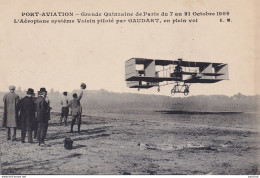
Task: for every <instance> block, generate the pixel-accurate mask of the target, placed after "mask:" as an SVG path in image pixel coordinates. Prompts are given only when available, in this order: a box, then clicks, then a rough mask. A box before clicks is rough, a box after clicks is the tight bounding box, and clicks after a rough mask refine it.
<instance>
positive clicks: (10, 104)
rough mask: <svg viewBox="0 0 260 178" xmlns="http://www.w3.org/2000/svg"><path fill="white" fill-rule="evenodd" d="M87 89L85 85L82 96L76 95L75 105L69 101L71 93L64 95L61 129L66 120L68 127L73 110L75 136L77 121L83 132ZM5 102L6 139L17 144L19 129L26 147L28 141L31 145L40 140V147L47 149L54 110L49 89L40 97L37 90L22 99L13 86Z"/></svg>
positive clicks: (4, 125)
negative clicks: (82, 118)
mask: <svg viewBox="0 0 260 178" xmlns="http://www.w3.org/2000/svg"><path fill="white" fill-rule="evenodd" d="M85 88H86V85H85V84H83V85H81V91H80V94H79V96H78V95H77V94H76V93H74V94H73V100H71V101H68V98H67V92H63V95H64V97H63V98H62V100H61V105H62V109H61V119H60V125H61V122H62V118H64V122H65V125H67V117H68V113H69V108H71V114H72V122H71V129H70V132H73V126H74V124H75V122H76V121H77V123H78V132H80V125H81V113H82V107H81V105H80V100H81V98H82V96H83V90H84V89H85ZM3 102H4V112H3V118H2V127H5V128H6V139H7V140H11V141H16V140H17V138H16V131H17V128H20V129H21V142H22V143H25V137H26V136H27V138H28V143H33V138H34V139H36V138H37V141H38V144H39V145H44V144H45V142H44V141H45V139H46V135H47V130H48V122H49V120H50V118H51V117H50V111H51V109H52V108H51V107H50V100H49V99H48V97H47V91H46V89H45V88H40V90H39V91H38V96H37V97H35V93H34V90H33V89H32V88H29V89H28V90H27V92H26V96H25V97H23V98H21V99H20V98H19V96H18V95H17V94H16V93H15V86H13V85H11V86H9V93H7V94H5V95H4V98H3Z"/></svg>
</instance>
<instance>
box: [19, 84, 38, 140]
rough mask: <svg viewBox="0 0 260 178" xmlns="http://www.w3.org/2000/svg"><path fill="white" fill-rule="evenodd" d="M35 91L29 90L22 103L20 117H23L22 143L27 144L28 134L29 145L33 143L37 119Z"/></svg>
mask: <svg viewBox="0 0 260 178" xmlns="http://www.w3.org/2000/svg"><path fill="white" fill-rule="evenodd" d="M33 93H34V90H33V89H31V88H29V89H28V91H27V95H26V96H25V97H24V98H22V99H21V101H20V104H19V106H20V116H21V142H22V143H25V136H26V133H27V137H28V143H32V142H33V139H32V130H33V124H34V119H35V103H34V98H33Z"/></svg>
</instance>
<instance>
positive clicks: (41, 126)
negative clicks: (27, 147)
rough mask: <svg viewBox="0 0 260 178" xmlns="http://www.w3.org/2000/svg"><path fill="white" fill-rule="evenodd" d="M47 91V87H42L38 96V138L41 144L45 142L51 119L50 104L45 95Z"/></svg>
mask: <svg viewBox="0 0 260 178" xmlns="http://www.w3.org/2000/svg"><path fill="white" fill-rule="evenodd" d="M46 95H47V91H46V89H45V88H41V89H40V91H38V97H37V99H36V101H35V102H36V109H37V122H38V133H37V139H38V143H39V145H41V144H44V139H45V136H46V133H47V128H48V121H49V118H50V117H49V104H48V103H47V102H46V99H45V96H46Z"/></svg>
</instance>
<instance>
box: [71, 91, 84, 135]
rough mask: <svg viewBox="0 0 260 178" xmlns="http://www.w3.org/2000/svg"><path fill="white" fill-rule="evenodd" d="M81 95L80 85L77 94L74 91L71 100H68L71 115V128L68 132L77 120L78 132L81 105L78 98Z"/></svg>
mask: <svg viewBox="0 0 260 178" xmlns="http://www.w3.org/2000/svg"><path fill="white" fill-rule="evenodd" d="M82 96H83V88H82V87H81V91H80V94H79V96H78V95H77V94H76V93H74V94H73V100H71V101H70V102H69V107H70V108H71V115H72V122H71V129H70V132H71V133H72V132H73V126H74V124H75V122H76V120H77V123H78V132H80V125H81V113H82V107H81V105H80V100H81V98H82Z"/></svg>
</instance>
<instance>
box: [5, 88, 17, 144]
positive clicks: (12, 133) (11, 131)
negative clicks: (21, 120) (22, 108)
mask: <svg viewBox="0 0 260 178" xmlns="http://www.w3.org/2000/svg"><path fill="white" fill-rule="evenodd" d="M9 90H10V92H9V93H7V94H5V95H4V98H3V102H4V114H3V120H2V127H6V128H7V129H6V139H7V140H11V139H12V141H14V140H16V127H17V126H18V112H19V106H18V104H19V96H18V95H17V94H16V93H15V92H14V91H15V86H13V85H11V86H9Z"/></svg>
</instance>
